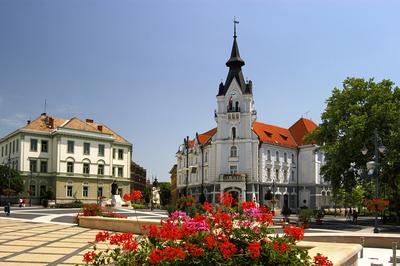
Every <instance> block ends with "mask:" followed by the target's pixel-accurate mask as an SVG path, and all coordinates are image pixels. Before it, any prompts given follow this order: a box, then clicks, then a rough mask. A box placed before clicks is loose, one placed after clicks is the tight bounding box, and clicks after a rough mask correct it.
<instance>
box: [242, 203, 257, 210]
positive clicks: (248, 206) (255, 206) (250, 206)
mask: <svg viewBox="0 0 400 266" xmlns="http://www.w3.org/2000/svg"><path fill="white" fill-rule="evenodd" d="M251 208H257V205H256V203H255V202H254V201H243V202H242V209H243V210H247V209H251Z"/></svg>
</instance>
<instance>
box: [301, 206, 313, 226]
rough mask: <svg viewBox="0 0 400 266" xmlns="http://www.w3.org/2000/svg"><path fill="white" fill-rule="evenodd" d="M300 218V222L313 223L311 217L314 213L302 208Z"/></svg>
mask: <svg viewBox="0 0 400 266" xmlns="http://www.w3.org/2000/svg"><path fill="white" fill-rule="evenodd" d="M298 216H299V222H301V223H309V222H310V221H311V217H312V216H313V211H312V210H311V209H309V208H302V209H299V212H298Z"/></svg>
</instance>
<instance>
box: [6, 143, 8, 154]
mask: <svg viewBox="0 0 400 266" xmlns="http://www.w3.org/2000/svg"><path fill="white" fill-rule="evenodd" d="M7 148H8V146H7V144H6V155H7Z"/></svg>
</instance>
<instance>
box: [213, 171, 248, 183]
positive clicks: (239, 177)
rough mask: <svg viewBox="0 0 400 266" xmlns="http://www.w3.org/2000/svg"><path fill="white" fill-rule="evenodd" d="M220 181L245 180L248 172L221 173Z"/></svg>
mask: <svg viewBox="0 0 400 266" xmlns="http://www.w3.org/2000/svg"><path fill="white" fill-rule="evenodd" d="M219 181H220V182H245V181H246V174H237V173H236V174H221V175H219Z"/></svg>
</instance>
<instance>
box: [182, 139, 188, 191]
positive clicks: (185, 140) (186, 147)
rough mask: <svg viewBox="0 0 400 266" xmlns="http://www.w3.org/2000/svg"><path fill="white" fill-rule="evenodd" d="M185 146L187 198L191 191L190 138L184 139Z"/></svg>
mask: <svg viewBox="0 0 400 266" xmlns="http://www.w3.org/2000/svg"><path fill="white" fill-rule="evenodd" d="M183 145H184V148H185V150H186V186H185V190H184V195H185V197H186V196H187V195H188V190H189V136H186V138H185V139H183Z"/></svg>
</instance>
